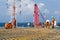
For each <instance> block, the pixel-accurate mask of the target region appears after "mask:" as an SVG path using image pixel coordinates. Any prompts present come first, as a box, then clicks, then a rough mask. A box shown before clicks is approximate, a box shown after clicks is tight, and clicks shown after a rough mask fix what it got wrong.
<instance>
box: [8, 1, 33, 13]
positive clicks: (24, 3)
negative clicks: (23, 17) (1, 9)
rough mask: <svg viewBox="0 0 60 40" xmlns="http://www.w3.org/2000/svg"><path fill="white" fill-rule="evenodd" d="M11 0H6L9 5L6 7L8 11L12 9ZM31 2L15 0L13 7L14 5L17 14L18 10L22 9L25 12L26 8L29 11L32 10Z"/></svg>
mask: <svg viewBox="0 0 60 40" xmlns="http://www.w3.org/2000/svg"><path fill="white" fill-rule="evenodd" d="M13 2H14V1H13V0H8V4H9V5H10V6H9V8H8V11H9V12H10V13H11V11H12V4H13ZM20 4H21V8H20ZM33 4H34V3H33V2H32V1H31V0H25V1H24V0H21V2H20V0H15V7H16V11H15V13H16V14H19V12H20V11H24V12H27V11H28V10H29V11H30V12H31V11H33Z"/></svg>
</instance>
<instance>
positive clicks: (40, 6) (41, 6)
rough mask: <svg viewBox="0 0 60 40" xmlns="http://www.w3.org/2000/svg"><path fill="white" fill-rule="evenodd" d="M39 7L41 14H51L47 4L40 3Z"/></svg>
mask: <svg viewBox="0 0 60 40" xmlns="http://www.w3.org/2000/svg"><path fill="white" fill-rule="evenodd" d="M38 7H39V10H40V12H41V13H49V9H47V7H46V5H45V3H39V6H38Z"/></svg>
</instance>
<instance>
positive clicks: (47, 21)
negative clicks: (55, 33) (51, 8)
mask: <svg viewBox="0 0 60 40" xmlns="http://www.w3.org/2000/svg"><path fill="white" fill-rule="evenodd" d="M46 28H50V21H49V20H46Z"/></svg>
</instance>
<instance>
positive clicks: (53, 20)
mask: <svg viewBox="0 0 60 40" xmlns="http://www.w3.org/2000/svg"><path fill="white" fill-rule="evenodd" d="M54 23H55V19H54V17H53V16H52V28H54Z"/></svg>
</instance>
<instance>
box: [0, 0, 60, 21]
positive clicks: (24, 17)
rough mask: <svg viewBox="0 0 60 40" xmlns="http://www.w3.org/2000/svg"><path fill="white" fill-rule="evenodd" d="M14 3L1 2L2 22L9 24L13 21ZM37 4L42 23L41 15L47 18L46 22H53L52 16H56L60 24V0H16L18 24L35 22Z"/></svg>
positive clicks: (0, 13) (1, 0)
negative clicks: (34, 15) (35, 6)
mask: <svg viewBox="0 0 60 40" xmlns="http://www.w3.org/2000/svg"><path fill="white" fill-rule="evenodd" d="M13 2H14V0H8V1H7V0H0V22H8V21H10V20H11V12H12V4H13ZM7 3H8V5H7ZM35 3H36V4H37V5H38V8H39V10H40V12H39V19H40V22H44V20H43V18H42V17H41V15H40V13H42V14H43V15H44V16H46V18H45V20H50V21H51V19H52V16H54V18H55V20H56V21H57V22H60V19H59V18H60V0H21V2H20V0H15V7H16V10H15V17H16V20H17V22H33V14H34V4H35ZM20 4H21V8H20ZM7 7H8V8H7ZM20 11H21V14H20Z"/></svg>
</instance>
